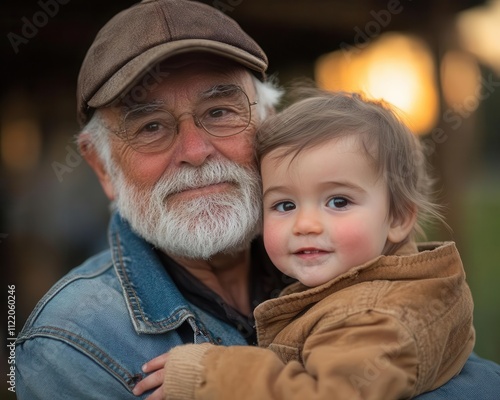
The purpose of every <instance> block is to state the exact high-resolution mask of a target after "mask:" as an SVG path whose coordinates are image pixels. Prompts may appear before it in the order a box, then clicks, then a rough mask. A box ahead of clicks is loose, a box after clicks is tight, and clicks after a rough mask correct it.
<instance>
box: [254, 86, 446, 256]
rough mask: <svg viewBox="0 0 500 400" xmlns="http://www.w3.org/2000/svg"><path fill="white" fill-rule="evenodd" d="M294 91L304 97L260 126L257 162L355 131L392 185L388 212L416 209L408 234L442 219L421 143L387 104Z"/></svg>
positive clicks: (336, 94)
mask: <svg viewBox="0 0 500 400" xmlns="http://www.w3.org/2000/svg"><path fill="white" fill-rule="evenodd" d="M296 92H297V93H298V95H299V96H300V97H301V98H302V99H301V100H298V101H297V102H295V103H293V104H292V105H290V106H289V107H287V108H286V109H285V110H283V111H282V112H280V113H278V114H276V115H274V116H272V117H270V118H268V119H267V120H266V121H265V122H264V123H263V124H262V126H261V127H260V128H259V130H258V132H257V141H256V155H257V160H258V163H259V165H260V162H261V160H262V158H263V157H265V156H266V155H267V154H269V153H270V152H272V151H274V150H279V151H278V152H277V154H276V158H277V159H280V158H284V157H285V156H287V155H289V154H293V155H294V157H295V156H297V154H299V153H300V152H301V151H302V150H305V149H310V148H312V147H316V146H319V145H321V144H323V143H325V142H327V141H329V140H331V139H334V138H339V137H343V136H347V135H357V136H358V137H359V139H360V143H361V144H362V146H363V148H364V150H365V152H366V155H367V157H369V159H371V160H372V161H373V163H374V166H375V168H376V169H377V172H378V174H379V176H380V177H382V178H384V179H385V181H386V183H387V185H388V191H389V199H390V204H389V213H390V215H391V216H392V217H393V218H396V219H397V218H403V217H405V216H407V215H408V213H414V212H415V211H416V212H417V217H418V219H417V223H416V224H415V227H414V229H413V231H412V234H411V235H410V236H411V237H413V235H414V234H415V233H419V234H422V235H423V230H422V225H421V224H422V223H424V222H427V221H428V220H429V219H431V218H432V217H433V218H436V219H438V220H440V221H443V220H442V217H441V214H440V212H439V208H440V207H439V206H438V205H436V204H434V203H433V202H432V201H431V200H430V195H431V186H432V180H431V179H430V177H429V175H428V172H427V166H426V162H425V156H424V154H423V151H422V147H421V144H420V142H419V140H418V139H417V138H416V137H415V136H414V135H413V134H412V132H411V131H410V130H409V128H408V127H407V126H406V125H405V124H404V123H403V122H402V121H401V120H400V118H398V116H397V115H396V114H395V112H394V111H393V110H391V108H390V107H389V106H388V105H387V104H386V103H384V102H382V101H372V100H367V99H366V98H365V97H364V96H363V95H361V94H355V93H345V92H326V91H321V90H319V89H313V88H303V89H300V90H297V89H296ZM397 247H399V246H396V247H395V248H397ZM395 248H391V249H389V250H388V251H387V252H386V254H390V253H392V252H393V251H394V250H395Z"/></svg>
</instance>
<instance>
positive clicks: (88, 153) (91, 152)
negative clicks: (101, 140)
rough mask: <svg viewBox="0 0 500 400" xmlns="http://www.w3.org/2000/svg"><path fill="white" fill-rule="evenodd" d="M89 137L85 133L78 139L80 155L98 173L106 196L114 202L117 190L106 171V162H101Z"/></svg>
mask: <svg viewBox="0 0 500 400" xmlns="http://www.w3.org/2000/svg"><path fill="white" fill-rule="evenodd" d="M88 136H89V134H88V133H85V132H83V133H81V134H80V136H79V138H78V146H79V149H80V154H81V155H82V156H83V158H85V160H86V161H87V162H88V164H89V165H90V166H91V168H92V169H93V170H94V172H95V173H96V175H97V178H98V179H99V182H100V183H101V186H102V188H103V190H104V193H105V194H106V196H107V197H108V198H109V199H110V200H111V201H113V200H114V199H115V190H114V187H113V183H112V179H111V176H110V174H109V172H108V170H107V169H106V166H105V164H104V162H103V161H102V160H101V157H100V156H99V154H98V152H97V151H96V149H95V147H94V145H93V144H92V143H91V142H90V140H89V138H88Z"/></svg>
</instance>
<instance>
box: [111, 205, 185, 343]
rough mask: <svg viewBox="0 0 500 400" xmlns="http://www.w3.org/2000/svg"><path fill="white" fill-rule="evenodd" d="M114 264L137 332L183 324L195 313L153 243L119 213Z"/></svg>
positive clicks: (113, 235)
mask: <svg viewBox="0 0 500 400" xmlns="http://www.w3.org/2000/svg"><path fill="white" fill-rule="evenodd" d="M108 236H109V243H110V247H111V253H112V257H113V265H114V268H115V271H116V274H117V276H118V279H119V281H120V284H121V287H122V291H123V296H124V299H125V302H126V303H127V308H128V310H129V315H130V319H131V321H132V324H133V326H134V328H135V330H136V332H137V333H150V334H158V333H163V332H168V331H170V330H173V329H176V328H177V327H179V326H180V325H181V324H182V323H183V322H184V321H185V320H186V319H187V318H189V317H193V316H194V315H193V313H192V311H191V310H190V307H189V305H188V303H187V301H186V300H185V299H184V297H183V296H182V295H181V293H180V292H179V290H178V289H177V287H176V286H175V284H174V283H173V282H172V280H171V278H170V276H169V275H168V274H167V272H166V270H165V268H164V267H163V265H162V263H161V261H160V260H159V258H158V256H157V254H156V252H155V251H154V247H153V245H151V244H150V243H148V242H146V241H145V240H144V239H142V238H141V237H139V236H138V235H137V234H136V233H135V232H134V231H133V230H132V228H131V227H130V225H129V223H128V222H127V221H126V220H125V219H124V218H122V217H121V215H120V214H119V213H115V214H114V215H113V216H112V218H111V223H110V226H109V231H108Z"/></svg>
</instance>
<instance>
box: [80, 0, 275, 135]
mask: <svg viewBox="0 0 500 400" xmlns="http://www.w3.org/2000/svg"><path fill="white" fill-rule="evenodd" d="M191 52H208V53H211V54H215V55H218V56H221V57H225V58H228V59H230V60H232V61H235V62H237V63H239V64H241V65H243V66H244V67H246V68H248V69H250V70H252V71H255V72H257V73H259V74H260V75H261V76H262V77H265V71H266V69H267V65H268V62H267V57H266V55H265V53H264V52H263V50H262V49H261V48H260V47H259V45H258V44H257V43H256V42H255V41H254V40H253V39H252V38H251V37H250V36H248V35H247V34H246V33H245V32H244V31H243V30H242V29H241V27H240V26H239V25H238V24H237V23H236V22H235V21H234V20H233V19H231V18H230V17H228V16H227V15H225V14H223V13H222V12H221V11H219V10H217V9H216V8H214V7H211V6H209V5H206V4H203V3H199V2H196V1H188V0H144V1H141V2H140V3H137V4H135V5H133V6H132V7H130V8H128V9H126V10H124V11H122V12H120V13H118V14H117V15H115V16H114V17H113V18H112V19H111V20H110V21H109V22H108V23H107V24H106V25H104V27H103V28H102V29H101V30H100V31H99V33H98V34H97V36H96V38H95V39H94V42H93V43H92V45H91V46H90V48H89V50H88V52H87V55H86V56H85V59H84V60H83V63H82V67H81V69H80V74H79V76H78V83H77V115H78V122H79V123H80V125H82V126H83V125H84V124H85V123H87V122H88V121H89V119H90V117H91V115H92V113H93V111H94V110H95V109H96V108H99V107H104V106H106V105H110V104H111V103H113V102H114V101H115V100H117V99H118V98H119V97H120V96H121V95H124V94H126V92H127V91H129V90H130V89H131V88H132V87H133V85H134V84H135V83H136V82H137V81H138V79H140V78H141V77H142V76H143V75H144V74H146V73H147V71H148V70H149V69H150V68H152V67H153V66H154V65H156V64H157V63H158V62H160V61H162V60H165V59H167V58H169V57H171V56H174V55H178V54H182V53H191Z"/></svg>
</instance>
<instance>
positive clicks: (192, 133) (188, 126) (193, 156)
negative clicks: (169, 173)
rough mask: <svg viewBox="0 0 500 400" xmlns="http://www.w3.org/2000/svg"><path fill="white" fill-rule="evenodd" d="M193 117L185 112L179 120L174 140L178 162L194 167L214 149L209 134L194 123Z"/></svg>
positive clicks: (201, 162) (200, 163) (211, 153)
mask: <svg viewBox="0 0 500 400" xmlns="http://www.w3.org/2000/svg"><path fill="white" fill-rule="evenodd" d="M195 118H196V117H194V116H193V115H191V114H189V115H187V114H186V115H185V116H184V117H183V118H182V119H181V120H179V122H178V132H177V136H178V137H177V138H176V142H177V152H178V156H177V160H178V162H179V163H181V164H182V163H185V164H190V165H192V166H195V167H196V166H200V165H202V164H203V163H204V162H205V161H206V159H207V158H209V157H210V156H211V155H213V154H214V153H215V151H216V150H215V147H214V146H213V144H212V142H211V140H210V136H209V134H208V133H207V132H206V131H205V130H204V129H203V127H202V126H201V125H199V124H197V123H196V121H195Z"/></svg>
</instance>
